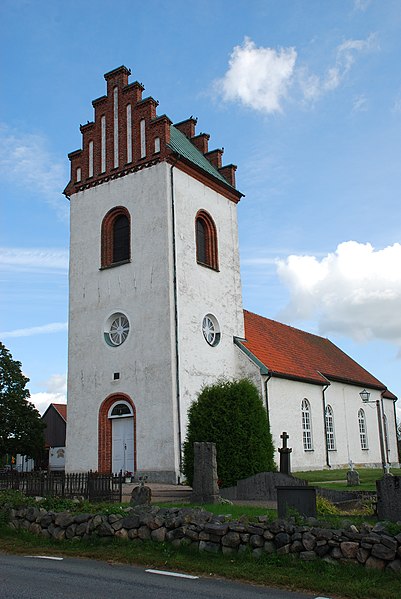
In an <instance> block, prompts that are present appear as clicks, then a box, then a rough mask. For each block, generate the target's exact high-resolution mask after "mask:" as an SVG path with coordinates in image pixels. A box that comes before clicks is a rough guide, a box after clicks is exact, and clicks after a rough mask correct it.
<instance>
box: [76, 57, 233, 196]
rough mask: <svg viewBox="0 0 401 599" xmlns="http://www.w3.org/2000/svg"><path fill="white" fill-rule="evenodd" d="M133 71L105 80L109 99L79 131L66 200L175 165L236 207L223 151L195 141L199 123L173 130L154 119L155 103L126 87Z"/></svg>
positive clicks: (139, 88)
mask: <svg viewBox="0 0 401 599" xmlns="http://www.w3.org/2000/svg"><path fill="white" fill-rule="evenodd" d="M130 74H131V71H130V70H129V69H127V67H125V66H121V67H118V68H117V69H114V70H113V71H110V72H109V73H106V74H105V75H104V78H105V80H106V83H107V94H106V95H105V96H101V97H100V98H97V99H96V100H93V102H92V105H93V108H94V113H95V114H94V120H93V121H91V122H89V121H88V122H87V123H86V124H85V125H81V126H80V131H81V133H82V149H80V150H76V151H74V152H71V153H70V154H69V155H68V157H69V159H70V162H71V179H70V182H69V183H68V185H67V187H66V188H65V190H64V194H65V195H66V196H67V197H69V196H71V195H73V194H74V193H76V192H77V191H83V190H84V189H88V188H89V187H93V186H95V185H101V184H102V183H107V182H108V181H110V180H113V179H116V178H118V177H123V176H125V175H127V174H129V173H133V172H135V171H138V170H140V169H143V168H147V167H150V166H153V165H155V164H157V163H158V162H161V161H167V162H170V163H173V164H174V165H175V166H177V167H178V168H181V169H182V170H184V172H188V173H189V174H191V175H192V176H194V177H195V178H199V179H200V180H201V181H202V182H203V183H205V184H206V185H208V186H209V187H211V188H212V189H216V190H217V191H219V192H220V193H222V195H224V196H225V197H227V198H229V199H231V200H233V201H234V202H238V201H239V199H240V198H241V196H242V194H241V193H240V192H238V191H237V190H236V189H235V171H236V169H237V167H236V166H235V165H234V164H228V165H224V166H223V165H222V155H223V152H224V150H223V149H220V148H218V149H215V150H211V151H209V149H208V141H209V138H210V136H209V135H208V134H206V133H201V134H199V135H196V123H197V119H195V118H194V117H190V118H189V119H186V120H184V121H181V122H179V123H177V124H176V125H173V124H172V121H171V120H170V119H169V118H168V117H167V116H166V115H165V114H163V115H161V116H158V115H157V113H156V109H157V106H158V104H159V103H158V101H157V100H155V99H154V98H152V97H147V98H142V94H143V91H144V89H145V88H144V87H143V85H142V84H141V83H139V82H138V81H134V82H133V83H128V77H129V75H130Z"/></svg>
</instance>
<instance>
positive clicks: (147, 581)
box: [0, 554, 321, 599]
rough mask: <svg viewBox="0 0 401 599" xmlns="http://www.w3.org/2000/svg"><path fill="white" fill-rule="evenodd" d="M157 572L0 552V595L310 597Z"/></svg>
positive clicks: (33, 598)
mask: <svg viewBox="0 0 401 599" xmlns="http://www.w3.org/2000/svg"><path fill="white" fill-rule="evenodd" d="M157 572H158V573H155V572H151V571H146V569H145V568H143V567H137V566H126V565H116V564H108V563H105V562H98V561H94V560H85V559H72V558H71V559H70V558H64V559H61V560H60V559H48V558H47V559H41V558H39V557H37V556H36V557H28V556H15V555H6V554H0V599H120V598H121V599H248V598H249V599H261V598H262V597H263V599H312V598H316V595H307V594H305V593H290V592H288V591H281V590H276V589H269V588H266V587H258V586H252V585H246V584H239V583H233V582H228V581H226V580H219V579H214V578H213V579H208V578H202V577H200V578H197V577H189V578H182V577H179V576H178V575H177V576H176V575H166V574H164V575H163V574H160V573H159V572H160V571H157ZM170 574H173V573H170ZM319 599H321V598H319Z"/></svg>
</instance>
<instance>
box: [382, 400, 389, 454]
mask: <svg viewBox="0 0 401 599" xmlns="http://www.w3.org/2000/svg"><path fill="white" fill-rule="evenodd" d="M383 393H384V391H382V393H381V397H380V404H381V408H382V422H383V433H384V435H383V436H384V445H385V454H386V463H387V464H389V463H390V460H389V459H388V457H389V456H388V454H389V451H390V449H389V446H388V441H389V440H388V420H387V426H386V416H385V414H384V403H383Z"/></svg>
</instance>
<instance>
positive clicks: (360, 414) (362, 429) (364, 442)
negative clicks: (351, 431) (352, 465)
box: [358, 408, 369, 449]
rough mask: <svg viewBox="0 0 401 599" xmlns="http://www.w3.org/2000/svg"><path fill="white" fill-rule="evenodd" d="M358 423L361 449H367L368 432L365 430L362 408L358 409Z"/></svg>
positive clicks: (364, 417)
mask: <svg viewBox="0 0 401 599" xmlns="http://www.w3.org/2000/svg"><path fill="white" fill-rule="evenodd" d="M358 423H359V439H360V441H361V449H369V445H368V434H367V430H366V416H365V412H364V410H363V409H362V408H360V410H359V411H358Z"/></svg>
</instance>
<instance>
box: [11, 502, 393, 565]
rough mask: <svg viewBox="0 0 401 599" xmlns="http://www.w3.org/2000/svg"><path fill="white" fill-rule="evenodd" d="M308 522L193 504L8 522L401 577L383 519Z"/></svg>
mask: <svg viewBox="0 0 401 599" xmlns="http://www.w3.org/2000/svg"><path fill="white" fill-rule="evenodd" d="M309 522H310V525H309V526H298V525H296V524H295V523H293V522H291V521H284V520H276V521H274V522H269V521H268V517H267V516H259V518H258V520H257V522H252V523H246V522H242V521H227V520H226V518H225V517H224V516H217V517H216V516H214V515H213V514H211V513H210V512H206V511H204V510H201V509H192V508H169V509H167V508H158V507H156V506H147V507H143V506H142V507H136V508H126V509H123V510H121V512H120V513H117V514H111V515H108V516H106V515H92V514H73V513H69V512H61V513H55V512H52V511H46V510H45V509H43V508H36V507H29V508H21V509H18V510H15V509H13V510H11V512H10V526H11V527H12V528H14V529H17V530H19V529H24V530H29V531H30V532H32V533H35V534H38V535H41V536H43V537H45V538H54V539H59V540H61V539H74V540H78V539H81V538H83V539H85V538H88V537H90V536H91V535H97V536H99V537H119V538H122V539H132V540H133V541H135V542H141V541H145V540H153V541H158V542H170V543H172V545H173V546H176V547H178V546H181V545H189V546H192V547H194V548H196V549H198V550H199V551H205V552H208V553H219V552H222V553H223V554H234V553H237V552H238V553H239V552H243V551H250V552H252V554H253V555H254V556H255V557H260V556H261V555H263V554H264V553H268V554H269V553H275V552H276V553H277V554H279V555H284V554H292V555H294V556H298V557H299V559H301V560H315V559H323V560H325V561H327V562H331V563H359V564H361V565H363V566H365V567H367V568H372V569H376V570H391V571H394V572H398V573H400V575H401V534H398V535H396V536H391V535H389V534H387V533H386V532H385V530H384V527H383V526H382V525H381V524H380V523H379V524H377V525H376V526H375V527H372V526H370V525H368V524H364V525H362V526H361V527H360V528H359V529H357V528H356V527H355V526H350V527H349V528H348V529H342V530H332V529H329V528H324V527H323V526H322V525H321V524H320V523H319V522H318V521H317V520H313V521H312V522H311V521H310V520H309Z"/></svg>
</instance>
